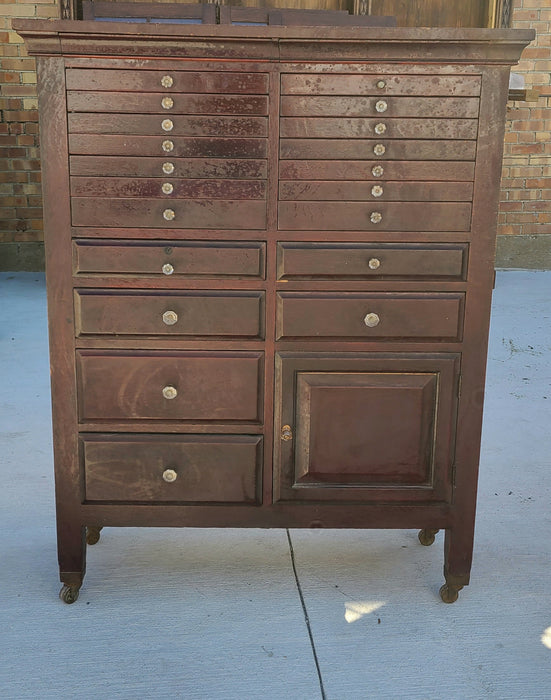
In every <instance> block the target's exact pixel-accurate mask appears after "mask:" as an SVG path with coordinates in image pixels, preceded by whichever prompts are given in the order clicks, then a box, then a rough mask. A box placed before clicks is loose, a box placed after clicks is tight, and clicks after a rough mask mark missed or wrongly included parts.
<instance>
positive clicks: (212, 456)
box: [80, 434, 262, 504]
mask: <svg viewBox="0 0 551 700" xmlns="http://www.w3.org/2000/svg"><path fill="white" fill-rule="evenodd" d="M80 449H81V459H82V462H83V467H84V475H85V489H86V495H85V498H86V500H87V501H119V502H120V501H127V502H144V503H153V502H155V503H159V502H165V503H172V502H180V503H188V504H194V503H251V504H253V503H258V502H259V499H260V484H261V465H262V438H261V437H260V436H258V435H250V436H249V435H178V436H175V435H171V436H166V435H162V436H161V435H93V434H88V435H81V438H80Z"/></svg>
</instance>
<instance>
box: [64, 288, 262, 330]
mask: <svg viewBox="0 0 551 700" xmlns="http://www.w3.org/2000/svg"><path fill="white" fill-rule="evenodd" d="M166 313H168V314H169V315H170V318H169V321H170V324H167V322H166V320H165V314H166ZM75 316H76V324H77V335H116V336H121V335H122V336H124V335H137V336H144V335H155V336H163V335H171V336H173V335H176V336H178V335H183V336H198V337H209V336H219V337H246V338H259V339H260V338H262V337H263V336H264V303H263V295H262V294H261V293H259V292H256V293H255V292H227V291H222V292H213V291H201V292H171V293H167V292H164V293H162V294H161V293H159V292H144V291H138V290H134V291H130V292H124V293H121V292H119V291H110V290H101V289H98V290H96V289H94V290H83V289H82V290H77V291H76V294H75Z"/></svg>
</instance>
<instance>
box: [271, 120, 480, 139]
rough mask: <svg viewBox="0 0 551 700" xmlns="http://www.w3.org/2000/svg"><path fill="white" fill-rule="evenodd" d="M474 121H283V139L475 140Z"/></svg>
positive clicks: (281, 126)
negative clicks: (382, 137) (382, 138)
mask: <svg viewBox="0 0 551 700" xmlns="http://www.w3.org/2000/svg"><path fill="white" fill-rule="evenodd" d="M477 128H478V122H477V120H476V119H431V118H428V117H427V118H424V119H383V118H381V119H364V118H359V119H358V118H348V117H345V118H343V117H322V118H320V119H316V118H311V117H295V118H285V117H283V118H282V119H281V121H280V134H281V136H282V138H294V139H296V138H299V139H300V138H319V139H339V138H340V139H380V138H381V136H383V135H384V137H385V138H387V139H451V140H453V139H476V133H477Z"/></svg>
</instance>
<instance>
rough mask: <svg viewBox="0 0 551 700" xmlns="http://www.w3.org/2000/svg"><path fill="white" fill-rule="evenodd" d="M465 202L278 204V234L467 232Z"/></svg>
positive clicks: (468, 211) (467, 205)
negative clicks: (310, 232)
mask: <svg viewBox="0 0 551 700" xmlns="http://www.w3.org/2000/svg"><path fill="white" fill-rule="evenodd" d="M470 226H471V205H470V203H468V202H459V203H456V202H346V201H344V202H343V201H340V202H280V203H279V228H280V230H284V231H288V230H293V229H296V230H299V231H364V230H365V231H378V230H379V231H468V230H469V229H470Z"/></svg>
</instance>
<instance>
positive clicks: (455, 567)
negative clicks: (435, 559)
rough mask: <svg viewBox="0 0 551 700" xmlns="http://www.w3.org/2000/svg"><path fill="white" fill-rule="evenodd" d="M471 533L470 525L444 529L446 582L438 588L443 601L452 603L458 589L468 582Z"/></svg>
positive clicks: (472, 530) (472, 531)
mask: <svg viewBox="0 0 551 700" xmlns="http://www.w3.org/2000/svg"><path fill="white" fill-rule="evenodd" d="M473 535H474V528H472V527H461V528H456V529H451V528H450V529H448V530H446V537H445V540H444V578H445V579H446V583H445V584H444V585H443V586H442V588H441V589H440V597H441V598H442V600H443V601H444V603H454V602H455V601H456V600H457V598H458V596H459V591H460V590H461V589H462V588H463V586H467V585H468V583H469V579H470V575H471V563H472V559H473Z"/></svg>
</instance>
